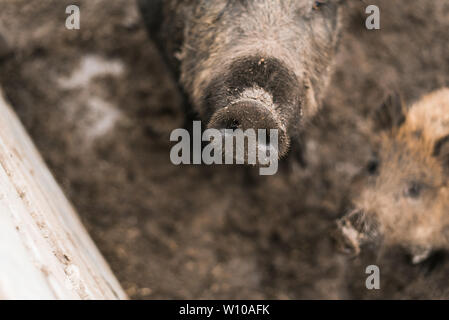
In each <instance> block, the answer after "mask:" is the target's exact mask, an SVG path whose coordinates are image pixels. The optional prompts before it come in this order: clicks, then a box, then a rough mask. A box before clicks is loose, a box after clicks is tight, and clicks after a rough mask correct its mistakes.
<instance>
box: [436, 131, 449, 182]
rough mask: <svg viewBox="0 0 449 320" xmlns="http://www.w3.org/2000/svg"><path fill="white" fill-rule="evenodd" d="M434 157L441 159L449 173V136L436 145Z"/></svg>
mask: <svg viewBox="0 0 449 320" xmlns="http://www.w3.org/2000/svg"><path fill="white" fill-rule="evenodd" d="M433 155H434V156H435V157H437V158H438V159H441V161H442V163H443V167H444V168H445V170H446V172H448V173H449V134H448V135H447V136H445V137H442V138H440V139H439V140H438V141H437V142H436V143H435V146H434V149H433Z"/></svg>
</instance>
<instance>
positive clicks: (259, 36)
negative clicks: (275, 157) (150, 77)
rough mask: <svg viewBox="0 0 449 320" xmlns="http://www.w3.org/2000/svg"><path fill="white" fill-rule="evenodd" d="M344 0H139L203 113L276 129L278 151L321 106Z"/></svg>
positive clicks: (212, 120)
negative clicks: (277, 132)
mask: <svg viewBox="0 0 449 320" xmlns="http://www.w3.org/2000/svg"><path fill="white" fill-rule="evenodd" d="M340 2H341V1H340V0H321V1H313V0H247V1H243V0H182V1H181V0H166V1H162V0H159V1H158V0H156V1H151V0H139V5H140V7H141V11H142V12H143V17H144V19H145V21H146V23H147V26H148V29H149V32H150V35H151V36H152V38H153V39H154V40H155V42H156V43H157V45H158V47H159V48H160V50H161V51H162V53H163V54H164V56H165V58H166V61H167V62H168V63H169V65H170V66H172V68H173V70H174V73H175V76H176V77H177V78H178V79H179V83H180V85H181V88H182V89H183V90H184V92H185V93H186V95H187V96H188V98H189V100H190V102H191V104H192V105H193V108H194V110H195V111H196V112H197V114H198V115H199V117H200V118H201V119H202V120H204V121H206V122H208V126H209V127H210V128H217V129H226V128H230V129H235V128H239V129H242V130H246V129H250V128H252V129H278V130H279V134H278V136H279V156H283V155H285V154H286V153H287V151H288V149H289V144H290V140H291V139H292V138H294V137H296V136H297V135H298V134H299V133H300V130H301V129H302V128H303V127H304V125H305V123H306V122H307V120H309V119H310V118H311V117H312V116H313V115H314V114H315V113H316V112H317V110H318V108H319V105H320V102H321V100H322V98H323V94H324V92H325V89H326V87H327V85H328V82H329V78H330V74H331V70H332V62H333V58H334V55H335V52H336V49H337V45H338V39H339V33H340V29H341V19H340Z"/></svg>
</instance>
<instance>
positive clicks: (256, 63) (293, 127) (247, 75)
mask: <svg viewBox="0 0 449 320" xmlns="http://www.w3.org/2000/svg"><path fill="white" fill-rule="evenodd" d="M219 74H220V75H219V76H217V77H215V78H214V79H212V80H211V82H210V83H209V84H208V86H207V88H206V89H205V93H204V100H203V103H204V106H205V108H204V110H207V112H206V118H208V119H209V125H208V126H209V128H214V129H233V130H235V129H241V130H243V131H245V130H248V129H253V130H254V131H255V132H256V134H258V129H265V130H266V131H265V135H266V136H267V137H269V135H270V130H273V129H274V130H277V135H278V141H277V154H278V156H279V158H280V157H282V156H284V155H285V154H287V152H288V149H289V145H290V139H291V138H292V137H294V136H296V135H297V133H298V132H299V131H300V130H301V128H302V121H303V119H302V115H303V108H304V104H303V102H304V96H305V92H304V90H305V89H304V86H303V85H302V82H301V81H300V80H299V79H298V77H297V76H296V75H295V73H294V72H293V71H292V70H291V69H290V68H289V67H288V66H287V65H286V64H285V63H283V62H282V61H280V60H278V59H276V58H273V57H263V56H259V55H256V56H245V57H240V58H236V59H234V60H233V61H232V62H231V63H230V64H229V65H228V66H227V67H225V69H222V70H221V72H219ZM267 141H268V139H267Z"/></svg>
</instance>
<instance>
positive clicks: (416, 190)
mask: <svg viewBox="0 0 449 320" xmlns="http://www.w3.org/2000/svg"><path fill="white" fill-rule="evenodd" d="M422 190H423V185H422V184H420V183H419V182H416V181H414V182H411V183H410V184H409V185H408V186H407V188H406V190H405V192H404V195H405V196H406V197H409V198H413V199H416V198H418V197H419V196H420V195H421V192H422Z"/></svg>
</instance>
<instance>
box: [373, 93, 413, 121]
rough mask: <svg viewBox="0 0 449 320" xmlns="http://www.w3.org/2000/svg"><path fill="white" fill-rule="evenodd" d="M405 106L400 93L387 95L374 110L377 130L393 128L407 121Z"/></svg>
mask: <svg viewBox="0 0 449 320" xmlns="http://www.w3.org/2000/svg"><path fill="white" fill-rule="evenodd" d="M405 117H406V116H405V107H404V104H403V100H402V97H401V95H400V94H399V93H397V92H393V93H391V94H389V95H388V96H387V98H386V99H385V100H384V102H383V103H382V105H381V106H380V107H379V108H378V109H377V110H376V111H375V112H374V117H373V118H374V119H373V120H374V126H375V128H376V129H377V130H391V129H393V128H398V127H400V126H401V125H402V124H403V123H404V121H405Z"/></svg>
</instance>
